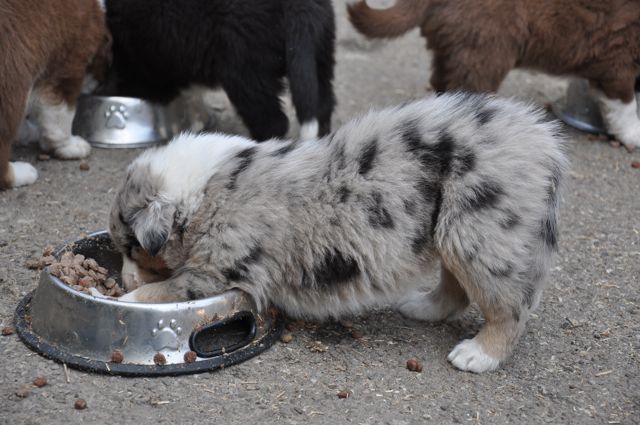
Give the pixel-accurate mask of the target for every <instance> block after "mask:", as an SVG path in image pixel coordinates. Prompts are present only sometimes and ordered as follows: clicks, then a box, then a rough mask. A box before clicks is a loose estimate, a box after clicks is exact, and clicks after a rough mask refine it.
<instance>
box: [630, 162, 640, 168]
mask: <svg viewBox="0 0 640 425" xmlns="http://www.w3.org/2000/svg"><path fill="white" fill-rule="evenodd" d="M631 168H640V161H632V162H631Z"/></svg>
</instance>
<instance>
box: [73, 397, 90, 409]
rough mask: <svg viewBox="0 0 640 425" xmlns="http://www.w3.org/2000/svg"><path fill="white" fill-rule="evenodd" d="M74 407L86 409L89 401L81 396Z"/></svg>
mask: <svg viewBox="0 0 640 425" xmlns="http://www.w3.org/2000/svg"><path fill="white" fill-rule="evenodd" d="M73 408H74V409H76V410H84V409H86V408H87V401H86V400H85V399H83V398H79V399H77V400H76V401H75V403H73Z"/></svg>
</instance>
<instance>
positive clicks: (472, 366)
mask: <svg viewBox="0 0 640 425" xmlns="http://www.w3.org/2000/svg"><path fill="white" fill-rule="evenodd" d="M447 358H448V359H449V361H450V362H451V364H452V365H454V366H455V367H457V368H458V369H460V370H465V371H469V372H475V373H482V372H489V371H492V370H496V369H497V368H498V366H499V365H500V361H499V360H498V359H496V358H494V357H492V356H490V355H488V354H486V353H485V352H484V351H482V347H480V344H478V342H477V341H476V339H475V338H474V339H465V340H464V341H462V342H461V343H459V344H458V345H456V346H455V348H454V349H453V350H452V351H451V353H449V356H448V357H447Z"/></svg>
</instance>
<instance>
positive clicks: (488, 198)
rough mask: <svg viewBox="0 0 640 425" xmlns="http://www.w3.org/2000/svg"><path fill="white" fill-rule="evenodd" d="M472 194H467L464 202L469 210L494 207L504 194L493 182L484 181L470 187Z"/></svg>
mask: <svg viewBox="0 0 640 425" xmlns="http://www.w3.org/2000/svg"><path fill="white" fill-rule="evenodd" d="M471 192H472V193H473V195H471V196H467V198H466V201H467V202H466V203H467V206H468V209H469V211H470V212H473V211H477V210H481V209H485V208H494V207H495V206H496V205H497V204H498V202H500V198H501V197H502V195H503V194H504V191H503V189H502V187H501V186H500V185H499V184H498V183H495V182H492V181H485V182H483V183H481V184H479V185H477V186H476V187H474V188H472V190H471Z"/></svg>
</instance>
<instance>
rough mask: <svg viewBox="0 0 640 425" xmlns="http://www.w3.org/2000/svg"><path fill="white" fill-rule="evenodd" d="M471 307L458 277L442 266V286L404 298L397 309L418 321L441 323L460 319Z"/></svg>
mask: <svg viewBox="0 0 640 425" xmlns="http://www.w3.org/2000/svg"><path fill="white" fill-rule="evenodd" d="M468 306H469V297H467V294H466V292H465V291H464V289H462V287H461V286H460V283H459V282H458V280H457V279H456V277H455V276H454V275H453V274H452V273H451V272H450V271H449V270H447V268H446V267H444V266H442V272H441V275H440V284H439V285H438V286H436V287H435V288H433V289H432V290H430V291H425V289H424V288H419V289H417V290H415V291H412V292H411V293H409V294H407V295H406V296H405V297H403V298H402V299H401V300H400V301H399V302H398V304H397V309H398V311H399V312H400V313H402V314H403V315H404V316H407V317H409V318H412V319H416V320H425V321H429V322H439V321H441V320H455V319H457V318H459V317H460V316H461V315H462V314H464V311H465V310H466V308H467V307H468Z"/></svg>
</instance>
